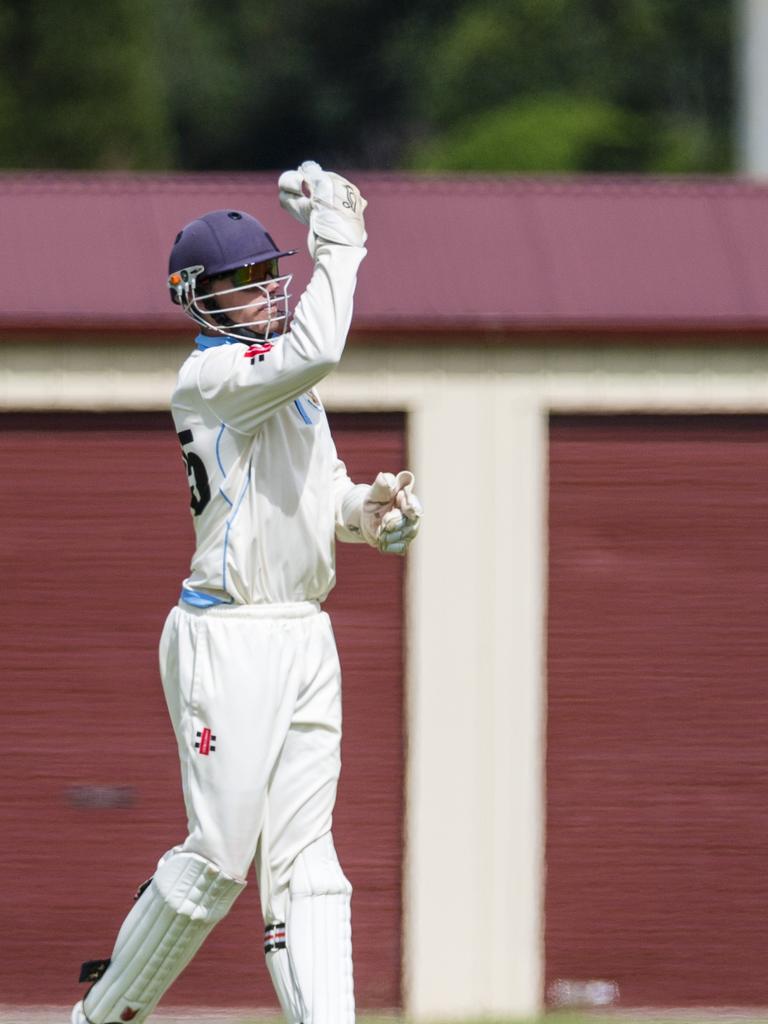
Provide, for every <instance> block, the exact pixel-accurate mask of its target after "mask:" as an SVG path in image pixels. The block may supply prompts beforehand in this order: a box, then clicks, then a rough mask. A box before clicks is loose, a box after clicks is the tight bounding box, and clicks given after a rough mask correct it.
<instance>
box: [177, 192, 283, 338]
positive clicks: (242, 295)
mask: <svg viewBox="0 0 768 1024" xmlns="http://www.w3.org/2000/svg"><path fill="white" fill-rule="evenodd" d="M295 251H296V250H295V249H289V250H281V249H280V248H278V246H277V244H276V243H275V240H274V239H273V238H272V236H271V235H270V234H269V232H268V231H267V230H266V228H265V227H264V225H263V224H262V223H261V222H260V221H258V220H256V218H255V217H252V216H251V215H250V214H248V213H242V212H241V211H240V210H213V211H212V212H211V213H206V214H204V215H203V216H202V217H198V219H197V220H193V221H191V222H190V223H189V224H187V225H185V227H183V228H182V229H181V231H179V233H178V234H177V235H176V239H175V241H174V243H173V248H172V249H171V256H170V259H169V262H168V273H169V275H170V276H169V278H168V287H169V289H170V293H171V299H172V301H173V302H175V303H176V304H177V305H180V306H181V307H182V308H183V309H184V312H185V313H186V314H187V315H188V316H190V317H191V318H192V319H193V320H194V321H195V322H196V323H197V324H199V325H201V326H202V327H204V328H206V329H208V330H212V331H216V332H218V333H220V334H226V335H228V336H230V337H234V338H241V339H242V340H243V341H248V342H252V341H254V339H263V338H264V337H265V336H272V335H275V334H278V335H279V334H283V333H284V332H285V330H286V326H287V323H288V316H289V299H290V294H289V292H288V285H289V284H290V282H291V279H292V276H293V275H291V274H286V275H282V276H281V275H280V274H279V271H278V268H277V261H278V259H280V258H281V257H283V256H292V255H293V254H294V252H295ZM269 261H273V263H274V265H273V266H272V267H270V268H269V272H270V279H269V280H268V281H259V280H254V279H253V278H252V275H249V274H247V273H243V274H238V273H237V272H238V271H244V270H246V268H249V267H250V268H253V267H254V266H256V265H262V264H265V263H268V262H269ZM230 272H234V273H233V274H232V276H233V278H235V280H233V281H232V282H231V285H230V287H229V288H226V289H223V288H214V287H213V285H212V284H211V279H212V278H216V277H217V276H219V277H220V276H222V275H229V273H230ZM246 289H250V291H249V292H248V293H246ZM222 307H224V308H222Z"/></svg>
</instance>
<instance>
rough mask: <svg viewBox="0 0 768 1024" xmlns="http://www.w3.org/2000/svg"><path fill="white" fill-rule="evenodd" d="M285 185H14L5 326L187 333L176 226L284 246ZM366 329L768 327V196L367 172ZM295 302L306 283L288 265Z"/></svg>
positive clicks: (289, 225) (125, 178) (674, 183)
mask: <svg viewBox="0 0 768 1024" xmlns="http://www.w3.org/2000/svg"><path fill="white" fill-rule="evenodd" d="M276 177H277V175H275V174H252V175H251V174H248V175H246V174H187V175H124V174H118V175H115V174H108V175H96V174H87V175H70V174H66V175H65V174H6V175H0V224H2V243H1V248H0V267H1V268H2V281H3V299H2V303H1V304H0V305H1V306H2V308H1V309H0V331H2V332H5V333H6V334H7V333H9V332H11V331H14V332H15V331H18V330H20V329H25V328H33V329H37V330H41V329H55V330H58V331H66V330H77V331H83V332H87V331H89V330H91V331H104V330H117V331H137V330H142V331H143V330H151V329H161V330H164V331H169V330H170V331H174V330H186V329H187V325H186V322H185V321H184V320H183V319H182V318H180V316H179V312H178V310H177V309H176V308H175V307H173V306H172V305H171V303H170V302H169V300H168V297H167V292H166V288H165V276H166V260H167V253H168V250H169V247H170V244H171V242H172V239H173V237H174V235H175V233H176V232H177V230H178V229H179V228H180V227H181V226H182V225H183V224H185V223H186V222H187V221H189V220H191V219H192V218H193V217H195V216H197V215H199V214H201V213H203V212H205V211H206V210H210V209H215V208H218V207H223V206H234V207H240V208H243V209H246V210H248V211H249V212H252V213H254V214H255V215H256V216H258V217H259V218H261V219H262V220H264V221H265V222H266V223H267V225H268V226H269V227H270V229H271V230H272V232H273V233H274V235H275V236H276V237H277V239H278V241H279V243H280V244H281V245H282V246H295V247H299V248H301V250H302V252H303V253H305V251H306V250H305V248H304V229H303V228H302V227H301V225H299V224H297V223H296V222H295V221H294V220H293V219H292V218H290V217H289V216H288V215H287V214H284V213H283V212H282V211H281V210H280V208H279V207H278V205H277V197H276V186H275V180H276ZM355 180H356V181H357V182H359V184H360V185H361V188H362V191H363V192H364V194H365V195H366V196H367V197H368V200H369V208H368V211H367V214H366V218H367V224H368V230H369V236H370V237H369V256H368V259H367V260H366V262H365V263H364V264H363V268H362V270H361V275H360V284H359V288H358V293H357V304H356V312H355V321H354V327H355V329H356V330H357V331H361V332H362V331H367V332H375V331H392V330H401V329H403V330H409V331H420V332H421V331H424V332H434V331H440V332H462V333H463V332H465V331H466V330H467V329H468V328H471V329H473V330H478V331H488V332H501V333H508V332H520V331H526V332H527V331H548V332H574V331H576V332H581V331H606V332H621V333H626V332H628V331H651V332H653V331H661V330H664V331H681V332H684V331H692V332H696V331H704V332H706V331H716V332H730V331H734V330H736V331H752V332H764V331H768V286H767V284H766V270H767V269H768V268H767V267H766V259H765V252H766V240H768V187H761V186H759V185H756V184H751V183H746V182H739V181H731V180H727V179H722V180H721V179H711V180H710V179H706V180H696V181H691V180H680V179H674V180H672V179H670V180H662V181H656V180H646V179H550V180H543V179H535V180H532V179H520V178H492V177H474V178H450V177H441V178H435V177H415V176H395V175H381V174H378V175H373V174H361V175H357V176H356V177H355ZM291 263H292V265H293V269H294V271H295V273H296V281H295V285H296V287H295V288H294V291H298V290H300V289H301V287H302V285H303V284H304V283H305V282H306V280H307V279H308V276H309V270H310V265H309V259H308V257H306V255H303V256H297V257H294V258H293V259H292V260H291Z"/></svg>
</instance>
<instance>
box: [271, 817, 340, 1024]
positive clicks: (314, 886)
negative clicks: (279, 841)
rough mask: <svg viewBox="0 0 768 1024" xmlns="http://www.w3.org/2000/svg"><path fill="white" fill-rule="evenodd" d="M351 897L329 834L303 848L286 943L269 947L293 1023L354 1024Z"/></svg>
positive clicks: (295, 876) (282, 1002)
mask: <svg viewBox="0 0 768 1024" xmlns="http://www.w3.org/2000/svg"><path fill="white" fill-rule="evenodd" d="M351 897H352V886H351V885H350V884H349V882H348V881H347V879H346V877H345V876H344V872H343V871H342V870H341V866H340V865H339V861H338V858H337V857H336V850H335V849H334V846H333V840H332V838H331V836H330V834H328V835H325V836H323V837H322V838H320V839H318V840H317V841H316V842H314V843H312V844H311V845H310V846H308V847H306V849H304V850H302V852H301V853H300V854H299V856H298V857H297V858H296V861H295V863H294V867H293V872H292V874H291V884H290V898H289V903H288V915H287V921H286V928H285V948H284V949H282V950H279V949H278V950H275V951H274V952H272V951H269V952H267V965H268V966H269V970H270V974H271V976H272V981H273V983H274V986H275V990H276V992H277V995H278V998H279V1000H280V1005H281V1006H282V1008H283V1013H284V1014H285V1016H286V1018H287V1019H288V1021H289V1024H354V1020H355V996H354V986H353V977H352V926H351V913H350V904H351Z"/></svg>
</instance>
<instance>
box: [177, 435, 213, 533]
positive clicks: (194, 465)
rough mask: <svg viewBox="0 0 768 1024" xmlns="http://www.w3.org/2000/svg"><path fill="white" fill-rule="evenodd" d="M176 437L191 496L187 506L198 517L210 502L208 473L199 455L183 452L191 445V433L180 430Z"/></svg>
mask: <svg viewBox="0 0 768 1024" xmlns="http://www.w3.org/2000/svg"><path fill="white" fill-rule="evenodd" d="M178 437H179V441H180V442H181V455H182V458H183V459H184V465H185V466H186V467H187V479H188V480H189V493H190V495H191V499H190V502H189V506H190V508H191V509H192V512H193V514H194V515H196V516H199V515H200V513H201V512H202V511H203V509H204V508H205V506H206V505H207V504H208V502H209V501H210V500H211V485H210V483H209V482H208V473H207V472H206V469H205V464H204V463H203V460H202V459H201V458H200V456H199V455H197V454H196V453H195V452H188V451H185V448H186V446H187V445H190V444H192V431H191V430H182V431H180V433H179V435H178Z"/></svg>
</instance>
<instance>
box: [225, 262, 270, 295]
mask: <svg viewBox="0 0 768 1024" xmlns="http://www.w3.org/2000/svg"><path fill="white" fill-rule="evenodd" d="M221 276H222V277H229V278H231V279H232V284H233V286H234V287H235V288H244V287H245V286H246V285H249V284H261V283H262V282H263V281H267V280H269V279H270V278H275V277H277V276H278V269H277V260H276V259H274V260H262V262H261V263H249V264H248V266H246V267H235V269H234V270H228V271H227V273H226V274H222V275H221Z"/></svg>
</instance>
